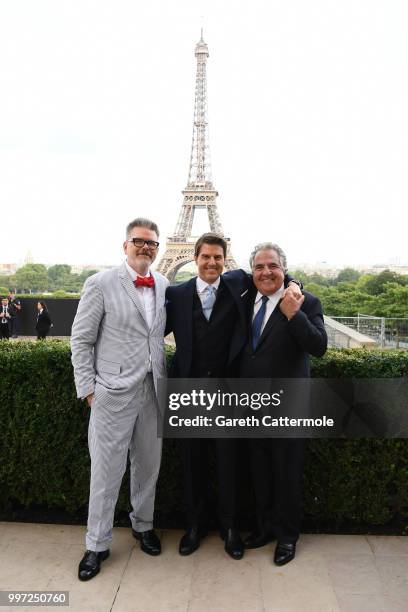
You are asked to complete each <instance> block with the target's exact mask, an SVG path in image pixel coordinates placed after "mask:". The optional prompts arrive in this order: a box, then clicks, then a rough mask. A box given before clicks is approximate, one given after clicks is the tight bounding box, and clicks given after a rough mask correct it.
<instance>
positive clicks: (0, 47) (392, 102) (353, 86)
mask: <svg viewBox="0 0 408 612" xmlns="http://www.w3.org/2000/svg"><path fill="white" fill-rule="evenodd" d="M204 6H205V8H204V9H203V4H201V3H195V2H192V3H189V4H187V3H186V2H180V4H178V5H177V6H174V7H171V8H170V7H168V6H167V5H166V3H164V2H162V1H156V2H153V4H151V5H149V7H144V8H143V9H142V10H140V9H137V8H136V7H135V6H134V5H133V4H132V3H130V2H123V3H120V4H119V5H115V6H113V5H112V6H110V5H106V6H103V7H102V6H99V5H98V8H97V9H96V10H95V5H94V3H92V2H88V1H84V2H81V3H77V2H73V3H70V5H69V6H62V5H57V4H55V3H52V2H47V1H44V2H41V3H36V5H35V6H33V5H32V4H30V3H29V2H24V1H23V2H22V3H20V4H19V6H18V7H16V6H14V5H8V6H4V7H3V9H2V23H1V25H0V32H1V36H0V58H1V59H0V62H1V64H2V67H1V69H2V76H3V93H2V98H1V100H0V130H1V132H2V140H1V142H0V167H1V168H2V171H1V175H2V176H1V180H0V201H1V202H2V206H5V207H6V213H7V220H8V223H7V224H5V223H3V224H2V229H1V230H0V232H1V240H0V244H1V256H0V259H1V260H2V261H4V262H16V263H17V262H20V261H21V260H23V259H24V257H25V254H26V252H27V251H28V250H30V251H31V253H32V255H33V259H34V261H35V262H39V263H45V264H52V263H69V264H71V265H75V264H79V263H85V262H87V261H89V262H92V261H98V262H100V264H101V265H103V264H116V263H119V262H120V261H121V260H122V259H123V253H122V246H121V245H122V242H123V240H124V227H125V226H126V224H127V222H128V221H129V220H130V219H132V218H134V217H136V216H142V215H144V216H150V217H152V218H153V219H154V220H156V221H158V223H159V227H160V230H161V236H160V242H161V248H160V252H159V254H158V260H159V259H160V257H161V256H162V255H163V253H164V249H165V242H166V237H167V236H168V235H171V234H172V233H173V229H174V222H175V219H176V215H177V214H178V211H179V207H180V197H181V188H182V186H183V185H184V184H185V181H186V178H187V170H188V158H189V152H188V143H189V142H190V141H191V119H192V103H193V99H192V89H193V83H194V77H195V61H194V56H193V50H194V46H195V44H196V41H197V39H198V37H199V34H200V28H201V26H204V36H205V39H206V42H207V43H208V45H209V49H210V60H211V61H210V64H209V70H208V98H209V114H210V130H211V133H210V144H211V154H212V167H213V175H214V183H215V184H216V186H217V190H218V191H219V194H220V195H219V199H218V205H219V210H220V215H221V218H222V220H223V224H224V226H225V229H226V231H227V235H228V237H229V238H230V239H231V241H232V244H233V248H234V255H235V257H236V259H237V260H238V262H243V261H245V260H247V259H248V255H249V252H250V250H251V249H252V247H253V246H254V244H256V243H257V242H261V241H264V240H273V241H275V242H277V243H279V244H280V245H281V246H282V247H283V248H284V250H285V251H286V252H287V256H288V261H289V265H292V263H295V262H310V263H313V262H323V261H326V262H328V263H330V265H338V266H351V267H353V266H356V265H362V264H364V263H366V264H371V265H374V264H375V263H382V262H386V261H393V260H395V259H398V260H399V261H400V263H401V265H407V264H408V241H407V240H406V227H407V225H408V223H407V222H408V213H407V206H406V203H407V201H408V185H407V182H406V179H405V175H406V167H407V162H408V152H407V146H406V143H407V139H408V119H407V116H406V108H407V107H408V104H407V103H408V84H407V83H406V79H403V78H402V76H401V75H403V74H404V73H405V60H404V58H405V57H407V55H408V41H407V38H406V36H405V28H404V26H403V24H404V23H406V18H407V16H408V8H407V7H406V6H405V5H404V3H402V2H396V3H393V5H392V6H386V5H385V4H384V3H383V2H379V1H376V0H374V1H373V2H370V3H368V2H363V1H358V0H357V1H356V2H351V1H348V0H346V1H345V2H344V3H342V4H341V5H338V6H336V5H327V3H325V2H323V1H318V2H315V3H313V6H310V5H309V6H306V5H305V4H304V3H301V2H297V3H294V4H293V5H290V6H289V5H287V4H284V5H282V4H281V3H278V2H269V3H267V2H261V1H255V2H251V3H250V4H249V3H240V4H238V5H237V4H236V3H232V2H226V3H225V4H224V5H223V6H222V7H220V6H218V5H216V3H215V2H212V1H209V2H208V3H206V4H205V5H204ZM22 7H23V9H24V10H23V12H22V11H21V8H22ZM203 13H204V19H202V18H201V16H202V15H203ZM6 225H7V227H6ZM205 229H206V228H204V227H202V228H200V226H199V225H198V230H199V231H200V230H202V231H204V230H205Z"/></svg>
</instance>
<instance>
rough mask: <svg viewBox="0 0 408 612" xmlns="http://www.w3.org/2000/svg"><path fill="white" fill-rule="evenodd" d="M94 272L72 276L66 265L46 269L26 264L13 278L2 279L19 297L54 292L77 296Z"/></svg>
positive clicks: (37, 265) (83, 272)
mask: <svg viewBox="0 0 408 612" xmlns="http://www.w3.org/2000/svg"><path fill="white" fill-rule="evenodd" d="M96 272H97V270H83V271H82V272H81V274H73V273H72V272H71V266H69V265H67V264H55V265H54V266H50V267H49V268H48V269H47V268H46V267H45V266H44V265H42V264H27V265H25V266H23V267H22V268H19V269H18V270H17V272H16V274H15V275H14V276H12V277H4V278H5V280H6V279H7V280H8V284H9V286H10V287H13V288H14V287H15V288H16V289H17V292H18V293H19V295H21V294H24V293H27V294H29V295H32V294H33V293H43V292H52V293H54V292H56V291H62V292H64V294H67V293H78V294H79V293H80V292H81V289H82V287H83V284H84V282H85V281H86V279H87V278H88V277H89V276H91V275H92V274H96ZM58 297H59V296H58Z"/></svg>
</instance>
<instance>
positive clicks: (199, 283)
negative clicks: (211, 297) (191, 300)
mask: <svg viewBox="0 0 408 612" xmlns="http://www.w3.org/2000/svg"><path fill="white" fill-rule="evenodd" d="M219 286H220V277H218V278H217V280H216V281H215V283H212V284H209V283H206V282H205V281H203V279H202V278H200V277H199V276H197V280H196V288H197V295H198V297H199V298H200V300H201V304H203V303H204V301H205V299H206V298H207V296H208V291H207V287H214V288H215V296H216V297H217V290H218V287H219Z"/></svg>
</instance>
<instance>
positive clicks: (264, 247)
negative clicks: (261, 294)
mask: <svg viewBox="0 0 408 612" xmlns="http://www.w3.org/2000/svg"><path fill="white" fill-rule="evenodd" d="M259 251H275V252H276V253H277V255H278V257H279V261H280V264H281V266H282V268H283V271H284V273H285V274H286V273H287V271H288V268H287V261H286V255H285V252H284V251H283V249H281V248H280V246H279V245H278V244H275V243H274V242H260V243H259V244H257V245H256V246H255V247H254V250H253V251H252V253H251V255H250V257H249V265H250V266H251V270H252V266H253V263H254V259H255V256H256V254H257V253H259Z"/></svg>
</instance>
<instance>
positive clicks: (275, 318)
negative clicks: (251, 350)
mask: <svg viewBox="0 0 408 612" xmlns="http://www.w3.org/2000/svg"><path fill="white" fill-rule="evenodd" d="M280 302H281V300H279V302H278V303H277V304H276V306H275V309H274V311H273V312H272V314H271V316H270V317H269V319H268V320H267V322H266V325H265V327H264V328H263V331H262V334H261V337H260V338H259V341H258V344H257V347H256V350H258V348H259V347H260V345H261V344H262V342H263V341H264V340H265V338H267V337H268V336H269V334H270V333H271V332H272V330H273V328H274V327H275V326H276V325H277V324H278V323H280V322H282V318H284V315H283V314H282V313H281V311H280V308H279V304H280Z"/></svg>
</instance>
